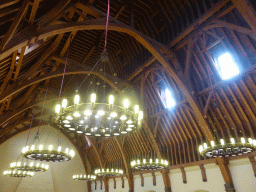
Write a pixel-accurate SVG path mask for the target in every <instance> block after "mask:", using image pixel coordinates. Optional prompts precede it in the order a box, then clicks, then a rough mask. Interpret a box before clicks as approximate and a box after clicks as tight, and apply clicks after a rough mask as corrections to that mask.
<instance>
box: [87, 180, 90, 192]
mask: <svg viewBox="0 0 256 192" xmlns="http://www.w3.org/2000/svg"><path fill="white" fill-rule="evenodd" d="M87 191H88V192H91V182H90V181H87Z"/></svg>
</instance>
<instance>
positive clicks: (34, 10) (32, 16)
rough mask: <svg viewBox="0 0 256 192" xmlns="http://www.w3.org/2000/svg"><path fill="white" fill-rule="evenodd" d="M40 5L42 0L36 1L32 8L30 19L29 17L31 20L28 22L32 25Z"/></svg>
mask: <svg viewBox="0 0 256 192" xmlns="http://www.w3.org/2000/svg"><path fill="white" fill-rule="evenodd" d="M39 3H40V0H34V3H33V6H32V10H31V13H30V17H29V20H28V22H29V23H31V24H32V23H33V22H34V20H35V17H36V12H37V9H38V6H39Z"/></svg>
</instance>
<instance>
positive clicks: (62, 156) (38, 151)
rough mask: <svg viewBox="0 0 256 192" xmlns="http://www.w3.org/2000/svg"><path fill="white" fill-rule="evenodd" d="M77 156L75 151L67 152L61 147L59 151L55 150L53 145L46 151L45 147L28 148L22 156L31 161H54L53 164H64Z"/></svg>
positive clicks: (32, 146)
mask: <svg viewBox="0 0 256 192" xmlns="http://www.w3.org/2000/svg"><path fill="white" fill-rule="evenodd" d="M74 155H75V152H74V151H73V150H69V148H66V149H65V151H62V147H61V146H59V147H58V149H57V150H55V149H53V146H52V145H49V148H48V149H44V148H43V145H38V147H35V145H31V147H29V146H26V147H23V149H22V156H23V157H25V158H27V159H31V160H40V161H46V162H49V161H52V162H63V161H69V160H71V159H72V158H73V157H74Z"/></svg>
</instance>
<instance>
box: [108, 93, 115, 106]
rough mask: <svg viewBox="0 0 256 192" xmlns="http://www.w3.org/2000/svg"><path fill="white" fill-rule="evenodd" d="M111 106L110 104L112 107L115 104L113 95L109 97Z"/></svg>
mask: <svg viewBox="0 0 256 192" xmlns="http://www.w3.org/2000/svg"><path fill="white" fill-rule="evenodd" d="M109 104H110V105H113V104H114V96H113V95H110V96H109Z"/></svg>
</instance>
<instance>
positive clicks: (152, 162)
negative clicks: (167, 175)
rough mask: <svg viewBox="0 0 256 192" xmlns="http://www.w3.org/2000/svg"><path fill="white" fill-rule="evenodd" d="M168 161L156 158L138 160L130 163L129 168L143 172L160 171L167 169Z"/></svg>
mask: <svg viewBox="0 0 256 192" xmlns="http://www.w3.org/2000/svg"><path fill="white" fill-rule="evenodd" d="M168 164H169V163H168V161H167V160H165V159H158V158H144V159H141V158H138V159H137V160H133V161H132V162H131V167H132V168H134V169H137V170H140V171H143V170H160V169H164V168H167V167H168Z"/></svg>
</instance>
